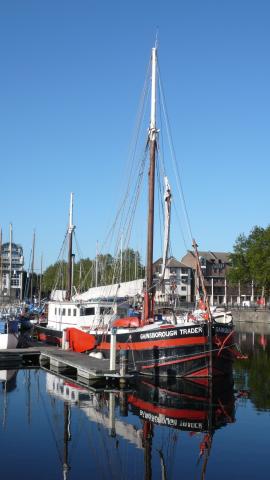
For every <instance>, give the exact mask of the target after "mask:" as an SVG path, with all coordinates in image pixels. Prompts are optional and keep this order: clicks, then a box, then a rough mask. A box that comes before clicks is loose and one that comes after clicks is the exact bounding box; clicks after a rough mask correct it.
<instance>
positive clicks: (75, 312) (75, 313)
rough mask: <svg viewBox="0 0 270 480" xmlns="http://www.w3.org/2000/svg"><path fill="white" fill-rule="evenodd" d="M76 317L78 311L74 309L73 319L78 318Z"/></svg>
mask: <svg viewBox="0 0 270 480" xmlns="http://www.w3.org/2000/svg"><path fill="white" fill-rule="evenodd" d="M76 315H77V310H76V309H74V310H73V317H76Z"/></svg>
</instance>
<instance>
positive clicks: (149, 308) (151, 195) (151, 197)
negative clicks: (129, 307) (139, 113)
mask: <svg viewBox="0 0 270 480" xmlns="http://www.w3.org/2000/svg"><path fill="white" fill-rule="evenodd" d="M156 69H157V49H156V48H152V84H151V117H150V128H149V137H148V141H149V150H150V167H149V174H148V175H149V177H148V231H147V265H146V297H145V309H144V321H147V319H149V318H152V317H153V298H154V291H153V245H154V208H155V166H156V134H157V130H156Z"/></svg>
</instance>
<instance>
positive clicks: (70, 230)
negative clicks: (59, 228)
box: [66, 193, 75, 300]
mask: <svg viewBox="0 0 270 480" xmlns="http://www.w3.org/2000/svg"><path fill="white" fill-rule="evenodd" d="M74 230H75V226H74V225H73V193H71V194H70V206H69V224H68V264H67V292H66V300H70V299H71V290H72V239H73V232H74Z"/></svg>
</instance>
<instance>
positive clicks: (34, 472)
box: [0, 326, 270, 480]
mask: <svg viewBox="0 0 270 480" xmlns="http://www.w3.org/2000/svg"><path fill="white" fill-rule="evenodd" d="M239 330H242V331H239V333H238V334H237V335H238V341H239V344H240V345H241V349H242V351H243V353H247V354H248V356H249V358H248V360H244V361H237V362H236V363H235V368H234V382H233V383H232V382H229V381H228V382H223V383H222V384H213V385H212V386H211V387H210V388H209V389H208V390H207V389H205V388H202V387H196V388H194V387H193V386H192V385H191V384H190V383H186V382H178V383H177V384H169V385H168V384H164V385H161V386H159V387H157V386H155V385H153V384H151V382H150V381H148V380H145V381H144V382H141V383H140V384H138V385H137V386H136V388H133V389H131V390H130V391H129V392H126V393H122V394H119V393H118V394H115V393H110V392H99V393H93V392H90V391H89V390H87V389H85V388H81V387H76V385H74V384H72V383H71V382H70V383H67V382H64V380H62V379H61V378H59V377H57V376H55V375H53V374H51V373H47V372H45V371H43V370H19V371H8V372H7V371H1V372H0V378H1V394H0V422H1V424H0V431H1V458H2V464H1V478H3V479H5V480H9V479H12V480H15V479H18V478H21V477H25V478H27V480H31V479H35V480H36V479H39V480H42V479H50V480H54V479H69V480H71V479H76V480H79V479H86V478H89V479H90V478H91V479H96V478H97V479H151V478H152V479H164V480H165V479H167V480H168V479H185V480H186V479H203V478H206V479H219V480H221V479H229V478H230V479H231V478H232V479H234V478H237V479H238V480H240V479H245V480H247V479H255V478H257V479H260V478H269V475H270V473H269V472H270V454H269V429H270V331H269V332H267V331H263V330H262V327H261V328H260V329H259V328H258V327H256V331H253V330H252V327H251V326H250V327H249V331H245V330H244V328H243V327H242V326H240V327H239ZM260 330H261V332H263V334H261V333H259V332H260Z"/></svg>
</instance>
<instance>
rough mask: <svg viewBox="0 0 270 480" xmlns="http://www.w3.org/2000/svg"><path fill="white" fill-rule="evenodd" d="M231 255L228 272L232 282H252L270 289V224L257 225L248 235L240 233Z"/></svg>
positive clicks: (262, 287) (259, 286)
mask: <svg viewBox="0 0 270 480" xmlns="http://www.w3.org/2000/svg"><path fill="white" fill-rule="evenodd" d="M233 248H234V251H233V253H231V255H230V259H231V264H232V266H231V268H230V271H229V274H228V277H229V280H230V281H231V282H232V283H237V282H239V281H240V282H241V283H251V281H253V282H254V284H255V285H256V286H257V288H261V289H264V288H265V289H267V290H268V291H269V289H270V226H268V227H267V228H262V227H258V226H255V227H254V228H253V229H252V230H251V232H250V234H249V235H248V236H245V235H243V234H242V235H240V236H239V237H238V238H237V240H236V242H235V244H234V247H233Z"/></svg>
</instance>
